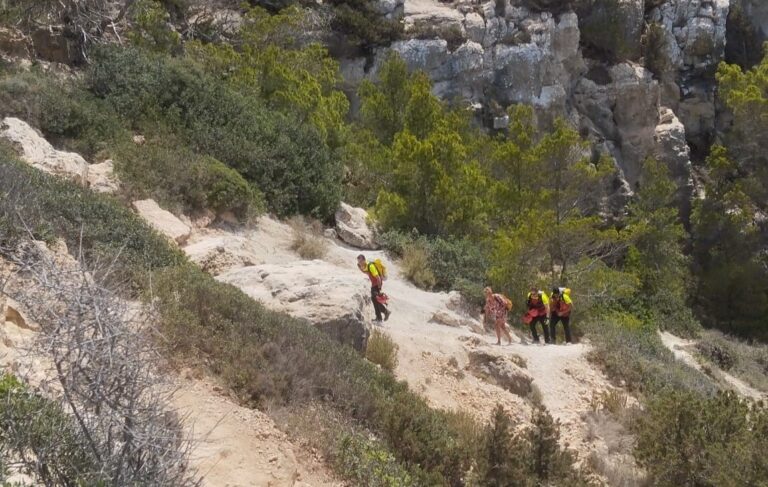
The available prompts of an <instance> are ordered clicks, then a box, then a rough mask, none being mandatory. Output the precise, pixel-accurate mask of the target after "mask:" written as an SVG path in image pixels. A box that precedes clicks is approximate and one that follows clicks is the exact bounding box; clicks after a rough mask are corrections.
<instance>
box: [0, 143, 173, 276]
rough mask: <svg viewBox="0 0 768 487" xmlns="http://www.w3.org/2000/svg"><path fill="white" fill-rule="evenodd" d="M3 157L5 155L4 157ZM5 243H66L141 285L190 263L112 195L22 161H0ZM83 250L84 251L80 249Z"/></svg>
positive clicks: (0, 229) (0, 234) (0, 238)
mask: <svg viewBox="0 0 768 487" xmlns="http://www.w3.org/2000/svg"><path fill="white" fill-rule="evenodd" d="M1 156H2V154H0V157H1ZM0 193H2V194H3V195H4V196H5V197H4V198H1V199H0V215H2V217H0V242H7V241H8V240H14V239H16V238H18V237H26V236H27V231H28V230H29V231H30V232H31V233H32V235H31V236H32V237H33V238H36V239H39V240H46V241H51V240H53V239H54V238H56V237H61V238H64V240H65V241H66V243H67V245H68V246H69V248H70V249H71V250H72V251H73V252H78V250H81V251H82V254H83V256H84V257H85V258H86V259H88V260H89V261H96V260H104V259H107V260H112V259H115V258H117V259H118V261H117V262H116V263H115V267H116V269H115V270H116V271H119V272H113V274H114V275H115V276H120V278H121V279H127V280H128V281H129V282H130V283H132V284H133V285H140V284H141V283H142V282H143V281H144V279H146V277H147V273H148V272H149V271H153V270H156V269H160V268H163V267H166V266H173V265H178V264H179V263H182V262H184V261H185V258H184V256H183V254H182V253H181V252H180V251H179V250H176V249H173V248H171V247H170V246H169V245H168V243H167V241H166V239H165V238H164V237H162V236H160V235H159V234H158V233H157V232H155V231H154V230H153V229H151V228H150V227H149V225H147V224H146V223H145V222H143V221H142V220H141V219H140V218H139V217H138V216H136V215H135V214H134V213H133V212H131V211H130V210H128V209H127V208H125V207H123V206H122V205H120V204H119V203H118V202H117V201H116V200H114V199H113V198H111V197H109V196H105V195H99V194H95V193H93V192H91V191H89V190H87V189H84V188H82V187H79V186H76V185H74V184H72V183H69V182H67V181H63V180H60V179H58V178H56V177H53V176H50V175H47V174H45V173H42V172H41V171H39V170H37V169H33V168H31V167H30V166H28V165H26V164H23V163H21V162H18V161H15V160H12V159H7V158H4V159H3V160H2V161H0ZM81 246H82V248H81Z"/></svg>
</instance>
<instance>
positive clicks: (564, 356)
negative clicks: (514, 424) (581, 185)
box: [185, 218, 611, 455]
mask: <svg viewBox="0 0 768 487" xmlns="http://www.w3.org/2000/svg"><path fill="white" fill-rule="evenodd" d="M224 241H230V242H237V245H238V246H240V247H241V249H242V248H244V249H245V250H244V251H245V252H247V255H248V257H247V260H248V261H249V262H252V263H254V264H281V265H292V263H296V262H298V261H300V258H299V257H298V256H297V255H296V254H295V253H293V252H291V251H290V250H289V248H290V241H291V231H290V229H289V227H288V226H287V225H284V224H282V223H279V222H276V221H274V220H271V219H269V218H262V219H261V220H260V221H259V223H258V225H257V227H256V229H255V230H251V231H248V232H245V231H243V232H239V233H237V234H229V233H227V232H224V231H221V230H204V231H202V232H198V233H196V234H195V235H193V236H192V238H191V239H190V244H189V245H188V246H187V247H186V248H185V250H186V251H187V252H188V253H190V254H196V253H197V254H198V255H200V254H201V253H203V251H202V249H210V248H211V247H212V245H214V244H221V242H224ZM328 243H329V251H328V254H327V255H326V256H325V257H324V258H323V260H324V261H325V262H328V263H332V264H334V265H335V266H338V267H337V268H338V269H339V273H342V272H349V269H350V268H351V269H354V267H355V259H356V257H357V255H358V254H360V253H361V251H360V250H358V249H353V248H350V247H347V246H345V245H344V244H341V243H339V242H338V241H330V240H329V241H328ZM362 253H364V254H365V255H366V257H367V258H368V259H369V260H372V259H374V258H376V257H381V258H382V259H384V261H385V262H386V263H387V267H388V269H389V274H390V277H389V279H388V280H387V281H386V282H385V284H384V291H385V292H386V293H387V294H388V295H389V296H390V298H391V306H390V309H391V311H392V316H391V318H390V319H389V321H387V322H385V323H384V324H383V326H382V329H383V330H384V331H386V332H387V333H389V334H390V336H391V337H392V338H393V340H395V342H396V343H397V344H398V346H399V352H398V358H399V364H398V367H397V369H396V375H397V377H398V378H400V379H403V380H406V381H407V382H408V383H409V384H410V386H411V388H412V389H413V390H415V391H417V392H419V393H420V394H422V395H423V396H424V397H425V398H426V399H427V400H428V401H429V402H430V404H432V405H433V406H435V407H439V408H445V409H455V410H463V411H466V412H468V413H470V414H472V415H473V416H475V417H477V418H478V419H481V420H483V421H486V420H488V418H489V417H490V413H491V411H492V410H493V408H495V407H496V404H499V403H500V404H502V405H503V406H504V407H505V409H507V410H508V411H509V412H510V413H511V414H512V415H513V416H515V417H517V418H518V419H520V420H522V421H525V420H527V419H528V418H530V412H531V410H530V407H531V406H530V401H528V400H526V398H523V397H520V396H517V395H515V394H513V393H511V392H509V391H507V390H505V389H502V388H500V387H498V386H496V385H493V384H490V383H488V382H486V381H485V380H482V379H479V378H477V377H475V376H474V375H472V374H470V373H469V372H468V371H467V370H466V367H467V365H468V363H469V352H471V351H484V352H489V353H491V354H493V355H500V356H510V357H511V356H513V355H517V356H520V357H522V358H524V359H525V360H526V361H527V371H528V372H529V373H530V374H531V376H532V377H533V384H534V385H535V386H536V387H537V388H538V390H539V391H540V392H541V399H542V402H543V404H544V405H545V406H546V407H547V408H548V409H549V411H550V413H551V414H552V415H553V416H554V417H555V418H556V419H559V420H560V421H561V424H562V440H563V443H568V444H569V445H570V446H571V447H572V448H575V449H576V450H577V451H578V453H579V454H580V455H585V454H587V453H588V452H589V451H590V450H591V447H590V442H589V440H588V439H587V433H586V431H585V427H584V424H583V421H582V419H581V418H582V415H583V414H585V413H587V412H588V411H589V410H590V400H591V399H592V397H593V394H595V393H598V392H600V391H603V390H607V389H610V388H611V386H610V384H609V383H608V381H607V379H606V378H605V377H604V376H603V375H602V374H601V373H600V372H599V371H598V370H595V369H594V368H593V367H592V366H591V365H590V364H589V363H588V361H587V358H586V355H587V353H588V351H589V345H586V344H576V345H569V346H565V345H550V346H537V345H524V344H521V343H519V338H518V339H517V340H518V343H513V344H512V345H505V346H501V347H497V346H495V345H494V344H493V343H494V342H495V336H491V335H481V334H476V333H473V332H471V331H470V330H469V329H468V328H466V327H456V328H454V327H449V326H445V325H441V324H438V323H434V322H431V321H430V319H431V318H432V316H433V315H434V313H435V312H437V311H444V310H446V309H447V305H448V302H449V295H448V294H446V293H434V292H426V291H423V290H421V289H418V288H416V287H415V286H413V285H412V284H410V283H409V282H407V281H406V280H405V279H404V278H402V277H401V276H400V269H399V268H398V265H397V263H395V262H392V261H391V260H390V259H389V258H388V257H387V256H386V255H384V253H383V252H375V251H363V252H362ZM237 260H238V259H235V261H237ZM318 265H320V264H318ZM323 265H325V264H323ZM323 268H325V267H323ZM352 275H356V274H352ZM359 280H360V281H359V285H360V287H361V289H362V292H366V291H365V290H366V289H367V286H368V281H367V278H366V276H365V275H363V274H362V273H360V274H359ZM251 292H252V293H253V290H251ZM371 318H372V317H371ZM516 318H517V313H514V314H513V315H511V316H510V319H516ZM577 326H578V325H577Z"/></svg>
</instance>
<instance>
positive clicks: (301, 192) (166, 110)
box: [87, 47, 342, 219]
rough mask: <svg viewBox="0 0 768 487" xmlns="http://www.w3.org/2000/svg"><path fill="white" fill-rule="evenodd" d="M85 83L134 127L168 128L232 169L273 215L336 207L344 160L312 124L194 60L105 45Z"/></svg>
mask: <svg viewBox="0 0 768 487" xmlns="http://www.w3.org/2000/svg"><path fill="white" fill-rule="evenodd" d="M87 82H88V86H89V88H90V89H91V90H92V91H93V93H95V94H96V95H97V96H99V97H101V98H103V99H104V100H105V101H106V102H108V103H109V104H110V105H111V106H112V107H113V108H114V110H116V111H117V113H119V114H120V115H122V116H124V117H125V118H126V119H127V120H128V122H129V123H131V124H132V125H133V126H136V127H140V126H143V125H146V124H149V125H150V126H151V127H154V126H156V125H157V122H160V123H161V124H162V125H164V126H166V127H172V128H173V130H174V131H175V133H176V134H177V135H178V136H179V137H180V138H181V140H182V141H183V142H185V143H186V144H188V145H189V146H190V147H191V148H192V149H194V150H196V151H199V152H201V153H202V154H206V155H209V156H212V157H214V158H216V159H218V160H220V161H222V162H223V163H225V164H226V165H228V166H229V167H231V168H233V169H235V170H237V171H238V172H239V173H240V174H242V175H243V177H244V178H245V179H246V180H247V181H249V182H250V183H252V184H254V185H255V186H256V187H257V188H258V189H259V190H261V191H262V192H263V193H264V196H265V199H266V201H267V204H268V206H269V208H270V209H271V210H272V211H274V212H275V213H277V214H278V215H291V214H294V213H302V214H308V215H312V216H315V217H317V218H321V219H326V218H329V217H330V216H331V215H332V214H333V213H334V212H335V211H336V209H337V207H338V203H339V200H340V195H341V179H342V178H341V164H340V163H339V161H338V159H337V158H336V157H333V156H332V154H331V152H330V150H329V149H328V147H327V146H326V145H325V143H324V142H323V140H322V138H321V137H320V135H319V134H318V132H317V130H316V129H314V128H313V127H312V126H310V125H308V124H306V123H302V121H301V120H299V119H297V118H294V117H293V116H289V115H284V114H282V113H280V112H278V111H275V110H272V109H270V108H268V107H267V106H266V105H265V104H263V103H262V102H261V101H260V100H258V99H256V98H254V97H249V96H245V95H243V94H241V93H239V92H237V91H235V90H234V89H233V88H231V87H229V86H228V85H227V84H226V83H225V82H224V81H222V80H219V79H217V78H214V77H212V76H210V75H206V74H205V73H204V72H203V71H202V70H200V69H198V68H196V67H195V66H194V65H193V64H192V63H191V62H189V61H185V60H179V59H171V58H167V57H162V56H152V55H149V54H147V53H142V52H139V51H137V50H134V49H124V48H123V49H118V48H106V47H105V48H102V49H100V50H99V51H97V52H96V53H95V54H94V58H93V64H92V66H91V68H90V70H89V72H88V77H87Z"/></svg>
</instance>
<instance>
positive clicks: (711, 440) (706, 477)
mask: <svg viewBox="0 0 768 487" xmlns="http://www.w3.org/2000/svg"><path fill="white" fill-rule="evenodd" d="M636 434H637V445H636V448H635V458H637V460H638V463H639V464H640V465H641V466H643V467H644V468H645V469H646V470H647V472H648V474H649V477H650V480H651V482H652V483H653V485H659V486H689V485H690V486H693V485H712V486H714V485H718V486H720V485H723V486H731V485H732V486H736V485H766V483H765V482H766V478H768V460H766V457H765V455H764V452H765V450H766V447H768V411H766V409H765V406H764V405H762V404H750V403H749V402H747V401H745V400H742V399H739V397H738V396H737V395H736V394H735V393H732V392H727V393H719V394H718V395H716V396H714V397H702V396H698V395H696V394H692V393H690V392H684V391H675V392H667V393H664V394H661V395H660V396H659V397H657V398H655V399H653V400H652V401H651V402H650V403H649V404H648V406H647V411H646V414H645V415H644V416H642V417H641V418H640V420H639V422H638V424H637V428H636Z"/></svg>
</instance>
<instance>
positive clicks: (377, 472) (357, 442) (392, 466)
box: [335, 435, 417, 487]
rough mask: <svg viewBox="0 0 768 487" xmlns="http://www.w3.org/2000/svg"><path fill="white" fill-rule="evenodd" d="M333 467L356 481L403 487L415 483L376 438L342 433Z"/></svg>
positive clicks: (373, 485)
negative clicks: (343, 434) (371, 438)
mask: <svg viewBox="0 0 768 487" xmlns="http://www.w3.org/2000/svg"><path fill="white" fill-rule="evenodd" d="M335 464H336V469H337V471H338V472H340V473H341V475H342V476H344V477H345V478H346V479H349V480H350V481H352V482H355V483H356V484H357V485H369V486H372V487H407V486H412V485H417V484H416V482H415V480H414V479H413V478H412V477H411V475H410V473H409V472H408V471H407V470H405V469H404V468H403V467H402V466H401V465H400V464H399V463H398V462H397V460H396V459H395V458H394V456H393V455H392V454H391V453H390V452H389V451H388V450H387V449H386V448H385V447H384V446H383V445H381V444H380V443H379V442H376V441H374V440H370V439H367V438H364V437H362V436H360V435H345V436H343V437H342V438H341V439H340V440H339V445H338V447H337V453H336V459H335Z"/></svg>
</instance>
